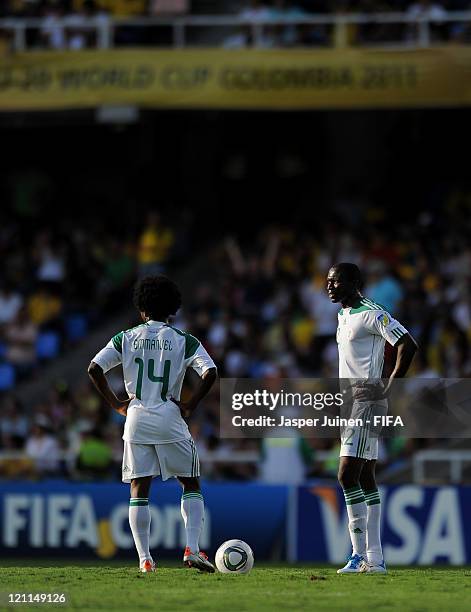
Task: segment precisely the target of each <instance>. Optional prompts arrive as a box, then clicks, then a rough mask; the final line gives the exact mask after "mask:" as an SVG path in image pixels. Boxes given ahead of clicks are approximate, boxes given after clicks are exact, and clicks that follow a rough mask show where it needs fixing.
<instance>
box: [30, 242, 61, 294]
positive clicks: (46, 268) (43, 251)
mask: <svg viewBox="0 0 471 612" xmlns="http://www.w3.org/2000/svg"><path fill="white" fill-rule="evenodd" d="M41 242H42V243H40V245H39V247H38V252H37V263H38V269H37V272H36V278H37V279H38V281H39V282H44V283H46V282H47V283H54V284H57V285H60V284H61V283H62V282H63V281H64V278H65V274H66V265H65V254H64V249H63V248H62V247H58V246H54V245H52V244H50V241H49V240H48V239H46V240H45V241H41Z"/></svg>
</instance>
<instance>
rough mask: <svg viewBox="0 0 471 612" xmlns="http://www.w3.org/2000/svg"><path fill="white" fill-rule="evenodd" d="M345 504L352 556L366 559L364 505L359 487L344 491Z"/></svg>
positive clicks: (365, 511)
mask: <svg viewBox="0 0 471 612" xmlns="http://www.w3.org/2000/svg"><path fill="white" fill-rule="evenodd" d="M343 493H344V495H345V503H346V504H347V514H348V530H349V531H350V539H351V541H352V547H353V554H354V555H361V556H362V557H364V558H365V559H366V515H367V509H366V503H365V497H364V495H363V491H362V490H361V487H360V486H359V485H357V486H355V487H352V488H350V489H344V492H343Z"/></svg>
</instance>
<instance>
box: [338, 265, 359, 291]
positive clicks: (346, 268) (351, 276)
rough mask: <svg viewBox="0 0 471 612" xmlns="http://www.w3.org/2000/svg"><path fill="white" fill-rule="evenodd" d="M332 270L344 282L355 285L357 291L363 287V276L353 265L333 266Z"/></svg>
mask: <svg viewBox="0 0 471 612" xmlns="http://www.w3.org/2000/svg"><path fill="white" fill-rule="evenodd" d="M332 268H333V269H334V270H335V271H336V272H337V273H339V274H341V275H342V276H343V277H344V278H345V279H346V280H348V281H350V282H351V283H355V285H357V287H358V288H359V289H361V288H362V287H363V276H362V273H361V272H360V268H359V267H358V266H357V265H356V264H354V263H348V262H342V263H338V264H335V265H334V266H332Z"/></svg>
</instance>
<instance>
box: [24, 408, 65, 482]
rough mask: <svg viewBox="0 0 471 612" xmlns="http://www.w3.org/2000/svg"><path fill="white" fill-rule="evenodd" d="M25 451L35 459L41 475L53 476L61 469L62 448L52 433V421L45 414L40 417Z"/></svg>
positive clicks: (37, 471) (37, 470) (38, 472)
mask: <svg viewBox="0 0 471 612" xmlns="http://www.w3.org/2000/svg"><path fill="white" fill-rule="evenodd" d="M25 451H26V454H27V456H28V457H30V458H31V459H33V460H34V463H35V468H36V473H37V474H38V475H39V476H52V475H55V474H57V473H58V472H59V469H60V448H59V444H58V442H57V439H56V437H55V436H54V435H53V434H52V433H51V423H50V422H49V421H48V420H47V419H46V418H45V417H43V416H41V417H38V418H37V419H36V421H35V423H34V425H33V429H32V431H31V434H30V436H29V437H28V440H27V442H26V447H25Z"/></svg>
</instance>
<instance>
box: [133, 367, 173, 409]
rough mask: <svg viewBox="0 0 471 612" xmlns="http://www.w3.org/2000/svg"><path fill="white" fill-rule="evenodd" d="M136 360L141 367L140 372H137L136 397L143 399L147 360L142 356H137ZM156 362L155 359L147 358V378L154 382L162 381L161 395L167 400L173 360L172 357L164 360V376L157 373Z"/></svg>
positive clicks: (163, 399)
mask: <svg viewBox="0 0 471 612" xmlns="http://www.w3.org/2000/svg"><path fill="white" fill-rule="evenodd" d="M134 361H135V362H136V363H137V366H138V368H139V370H138V373H137V385H136V397H137V399H139V400H142V379H143V378H144V370H145V367H144V363H145V362H144V359H141V357H136V358H135V359H134ZM154 364H155V361H154V359H148V360H147V379H148V380H149V381H150V382H153V383H162V390H161V391H160V397H161V398H162V401H163V402H166V401H167V391H168V384H169V379H170V365H171V361H170V359H166V360H165V361H164V372H163V374H162V376H156V375H155V373H154Z"/></svg>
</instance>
